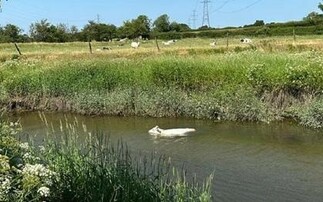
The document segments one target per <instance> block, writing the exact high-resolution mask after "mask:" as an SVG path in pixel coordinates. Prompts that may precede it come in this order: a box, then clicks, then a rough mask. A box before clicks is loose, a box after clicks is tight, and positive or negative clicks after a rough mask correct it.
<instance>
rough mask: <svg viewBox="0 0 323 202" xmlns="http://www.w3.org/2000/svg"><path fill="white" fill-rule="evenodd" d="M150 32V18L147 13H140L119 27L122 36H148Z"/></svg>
mask: <svg viewBox="0 0 323 202" xmlns="http://www.w3.org/2000/svg"><path fill="white" fill-rule="evenodd" d="M149 33H150V20H149V18H148V17H147V16H145V15H139V16H138V17H137V18H136V19H132V20H127V21H124V22H123V25H122V26H121V27H119V29H118V35H119V37H120V38H124V37H128V38H137V37H139V36H142V37H148V36H149Z"/></svg>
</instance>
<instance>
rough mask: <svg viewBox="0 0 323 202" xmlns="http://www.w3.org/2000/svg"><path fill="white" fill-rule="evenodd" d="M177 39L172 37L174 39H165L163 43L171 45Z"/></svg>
mask: <svg viewBox="0 0 323 202" xmlns="http://www.w3.org/2000/svg"><path fill="white" fill-rule="evenodd" d="M176 41H177V40H175V39H172V40H169V41H163V42H162V43H163V44H164V45H165V46H169V45H171V44H173V43H175V42H176Z"/></svg>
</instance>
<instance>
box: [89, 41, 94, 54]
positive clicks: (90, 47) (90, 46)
mask: <svg viewBox="0 0 323 202" xmlns="http://www.w3.org/2000/svg"><path fill="white" fill-rule="evenodd" d="M89 49H90V53H91V54H92V53H93V52H92V45H91V41H89Z"/></svg>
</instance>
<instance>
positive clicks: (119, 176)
mask: <svg viewBox="0 0 323 202" xmlns="http://www.w3.org/2000/svg"><path fill="white" fill-rule="evenodd" d="M41 117H42V119H43V120H44V118H45V117H44V116H41ZM45 122H46V121H45ZM19 128H20V127H19V124H18V123H10V124H6V123H4V122H1V123H0V140H1V141H0V163H1V164H0V165H1V167H0V185H1V186H0V200H1V201H4V202H6V201H8V202H9V201H201V202H202V201H204V202H207V201H211V192H210V184H211V183H210V181H211V180H212V175H211V176H210V177H209V178H208V179H207V181H206V182H205V183H198V182H197V181H196V179H192V180H191V179H187V177H186V173H185V171H184V170H181V171H179V170H177V169H175V168H174V167H172V166H171V163H170V161H169V159H168V158H166V157H162V156H161V157H157V156H153V155H152V156H151V157H142V156H141V157H138V158H134V155H130V152H129V150H128V148H127V147H126V145H125V144H124V143H121V142H120V143H119V144H117V145H113V144H112V143H111V142H109V140H108V137H107V136H106V135H104V134H98V133H96V134H92V133H91V132H88V135H87V138H86V140H82V141H81V140H80V139H79V137H78V134H80V133H84V132H86V131H85V129H84V130H83V131H80V130H78V128H79V126H78V125H77V122H75V123H71V124H70V123H66V124H62V125H61V127H60V128H61V131H60V132H53V131H52V132H48V136H51V135H54V136H55V137H56V138H54V140H52V141H50V140H46V141H45V143H44V144H45V145H38V146H36V145H33V144H31V141H29V142H21V141H18V139H17V132H19ZM83 128H85V127H83ZM59 134H61V135H62V136H61V138H58V137H59ZM31 135H32V134H31ZM80 142H82V143H80ZM132 153H133V152H132Z"/></svg>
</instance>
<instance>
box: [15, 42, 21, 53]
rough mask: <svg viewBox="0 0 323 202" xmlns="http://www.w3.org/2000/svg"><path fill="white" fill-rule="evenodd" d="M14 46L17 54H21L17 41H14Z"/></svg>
mask: <svg viewBox="0 0 323 202" xmlns="http://www.w3.org/2000/svg"><path fill="white" fill-rule="evenodd" d="M15 47H16V50H17V51H18V53H19V55H22V54H21V52H20V49H19V47H18V45H17V43H15Z"/></svg>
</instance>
